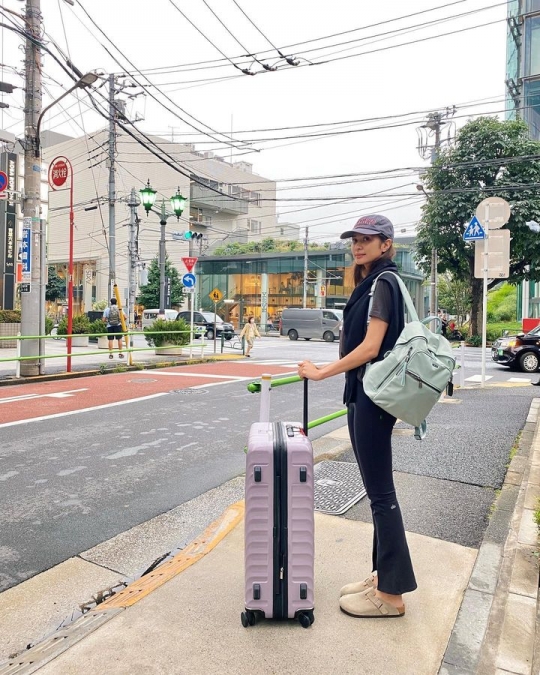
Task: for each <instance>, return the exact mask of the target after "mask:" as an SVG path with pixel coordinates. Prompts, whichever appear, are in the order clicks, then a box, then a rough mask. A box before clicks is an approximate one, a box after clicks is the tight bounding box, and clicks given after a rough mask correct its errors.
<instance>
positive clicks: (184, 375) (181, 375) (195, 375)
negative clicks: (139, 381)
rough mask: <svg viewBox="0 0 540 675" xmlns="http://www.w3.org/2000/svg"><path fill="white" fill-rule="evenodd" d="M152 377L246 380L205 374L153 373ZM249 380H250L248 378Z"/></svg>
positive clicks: (231, 376) (239, 377) (232, 376)
mask: <svg viewBox="0 0 540 675" xmlns="http://www.w3.org/2000/svg"><path fill="white" fill-rule="evenodd" d="M152 375H172V376H173V377H202V378H207V379H212V380H245V379H246V378H245V377H242V376H239V375H204V374H203V373H168V372H166V371H165V372H163V371H160V372H153V373H152ZM248 379H249V378H248Z"/></svg>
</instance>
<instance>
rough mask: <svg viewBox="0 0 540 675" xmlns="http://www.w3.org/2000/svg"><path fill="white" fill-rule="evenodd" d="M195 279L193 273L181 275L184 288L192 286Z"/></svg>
mask: <svg viewBox="0 0 540 675" xmlns="http://www.w3.org/2000/svg"><path fill="white" fill-rule="evenodd" d="M195 281H196V279H195V275H194V274H191V273H188V274H184V276H183V277H182V283H183V284H184V286H185V287H186V288H194V286H195Z"/></svg>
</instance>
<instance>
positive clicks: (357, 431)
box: [298, 215, 416, 618]
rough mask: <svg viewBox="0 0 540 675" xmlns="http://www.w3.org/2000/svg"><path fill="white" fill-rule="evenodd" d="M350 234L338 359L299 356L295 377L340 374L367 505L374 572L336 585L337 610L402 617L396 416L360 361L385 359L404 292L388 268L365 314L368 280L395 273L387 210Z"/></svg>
mask: <svg viewBox="0 0 540 675" xmlns="http://www.w3.org/2000/svg"><path fill="white" fill-rule="evenodd" d="M349 237H351V238H352V245H351V249H352V255H353V258H354V270H353V271H354V282H355V289H354V291H353V293H352V295H351V297H350V298H349V301H348V302H347V305H346V307H345V309H344V312H343V334H342V341H341V348H340V359H339V360H338V361H334V362H332V363H329V364H327V365H325V366H321V367H318V366H316V365H315V364H313V363H312V362H311V361H302V362H301V363H300V364H299V366H298V375H299V376H300V377H302V378H307V379H310V380H324V379H326V378H327V377H332V376H334V375H339V374H341V373H345V392H344V403H345V404H346V405H347V421H348V426H349V434H350V437H351V444H352V447H353V450H354V454H355V457H356V461H357V462H358V466H359V468H360V473H361V475H362V480H363V482H364V486H365V488H366V492H367V496H368V498H369V500H370V504H371V512H372V516H373V526H374V535H373V553H372V563H373V566H372V573H371V574H370V575H369V576H368V577H367V578H366V579H365V580H364V581H360V582H355V583H350V584H347V585H346V586H344V587H343V588H342V589H341V593H340V601H339V603H340V608H341V610H342V611H343V612H345V613H346V614H349V615H351V616H354V617H360V618H364V617H365V618H368V617H394V616H403V614H404V613H405V605H404V604H403V597H402V596H403V593H410V592H411V591H414V590H415V589H416V580H415V576H414V572H413V567H412V562H411V557H410V554H409V548H408V546H407V540H406V537H405V527H404V525H403V519H402V516H401V511H400V508H399V504H398V502H397V499H396V492H395V488H394V480H393V474H392V445H391V441H392V429H393V427H394V424H395V422H396V418H395V417H392V416H391V415H390V414H389V413H387V412H385V411H384V410H382V409H381V408H379V407H378V406H377V405H375V404H374V403H373V402H372V401H371V400H370V399H369V398H368V397H367V395H366V394H365V392H364V388H363V384H362V378H363V375H364V370H365V368H364V366H365V364H366V363H368V362H370V361H380V360H381V359H383V358H384V355H385V354H386V352H388V351H389V350H391V349H392V348H393V347H394V345H395V343H396V341H397V338H398V337H399V335H400V333H401V331H402V330H403V327H404V325H405V319H404V307H403V298H402V296H401V292H400V289H399V285H398V283H397V279H395V277H394V276H393V275H391V274H387V275H385V276H383V277H381V279H380V281H379V282H378V283H377V286H376V289H375V293H374V295H373V303H372V307H371V311H370V312H369V317H368V308H369V303H370V297H371V295H370V292H371V287H372V285H373V282H374V281H375V279H376V278H377V277H378V276H379V275H380V274H381V273H382V272H394V273H397V266H396V264H395V263H394V262H393V258H394V255H395V250H394V247H393V239H394V226H393V225H392V223H391V222H390V221H389V220H388V218H386V217H385V216H381V215H370V216H364V217H362V218H360V219H359V220H358V222H357V223H356V225H355V226H354V227H353V229H352V230H349V231H347V232H344V233H343V234H342V235H341V238H342V239H346V238H349Z"/></svg>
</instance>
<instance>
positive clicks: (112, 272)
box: [108, 75, 117, 297]
mask: <svg viewBox="0 0 540 675" xmlns="http://www.w3.org/2000/svg"><path fill="white" fill-rule="evenodd" d="M115 85H116V78H115V76H114V75H109V290H108V294H109V297H111V293H112V289H113V286H114V284H115V282H116V220H115V215H116V214H115V207H116V182H115V168H114V160H115V153H116V114H117V110H116V105H115V99H114V95H115Z"/></svg>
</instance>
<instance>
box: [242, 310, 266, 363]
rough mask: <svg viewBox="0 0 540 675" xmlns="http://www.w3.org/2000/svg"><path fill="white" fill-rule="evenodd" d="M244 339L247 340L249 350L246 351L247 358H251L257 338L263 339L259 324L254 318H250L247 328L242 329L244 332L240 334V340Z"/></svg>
mask: <svg viewBox="0 0 540 675" xmlns="http://www.w3.org/2000/svg"><path fill="white" fill-rule="evenodd" d="M243 337H245V338H246V342H247V349H246V356H247V357H248V358H251V357H250V356H249V352H250V351H251V350H252V348H253V342H254V340H255V338H256V337H259V338H260V337H261V334H260V333H259V330H258V328H257V324H256V323H255V318H254V317H253V316H250V317H249V319H248V321H247V323H246V324H245V326H244V327H243V328H242V332H241V333H240V339H242V338H243Z"/></svg>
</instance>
